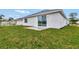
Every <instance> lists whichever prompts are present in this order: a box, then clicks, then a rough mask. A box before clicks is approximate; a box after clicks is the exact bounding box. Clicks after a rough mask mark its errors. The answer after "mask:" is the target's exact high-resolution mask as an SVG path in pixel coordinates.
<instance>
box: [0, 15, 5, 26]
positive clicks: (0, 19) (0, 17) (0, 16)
mask: <svg viewBox="0 0 79 59" xmlns="http://www.w3.org/2000/svg"><path fill="white" fill-rule="evenodd" d="M3 17H5V16H4V15H0V25H1V22H2V21H3V20H2V19H3Z"/></svg>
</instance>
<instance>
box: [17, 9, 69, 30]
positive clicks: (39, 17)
mask: <svg viewBox="0 0 79 59" xmlns="http://www.w3.org/2000/svg"><path fill="white" fill-rule="evenodd" d="M68 24H69V21H68V20H67V18H66V16H65V15H64V12H63V10H62V9H52V10H42V11H40V12H37V13H34V14H32V15H28V16H25V17H23V18H18V19H17V23H16V25H23V26H30V27H33V28H38V29H46V28H57V29H60V28H62V27H64V26H67V25H68Z"/></svg>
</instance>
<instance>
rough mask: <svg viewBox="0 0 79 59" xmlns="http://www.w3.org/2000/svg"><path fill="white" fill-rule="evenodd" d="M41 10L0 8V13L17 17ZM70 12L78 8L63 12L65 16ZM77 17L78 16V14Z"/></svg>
mask: <svg viewBox="0 0 79 59" xmlns="http://www.w3.org/2000/svg"><path fill="white" fill-rule="evenodd" d="M41 10H42V9H0V14H3V15H5V16H6V17H13V18H19V17H23V16H27V15H29V14H33V13H36V12H39V11H41ZM72 12H76V13H78V14H79V9H64V13H65V15H66V16H67V17H68V16H69V14H70V13H72ZM77 17H78V18H79V15H78V16H77Z"/></svg>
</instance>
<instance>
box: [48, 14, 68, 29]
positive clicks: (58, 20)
mask: <svg viewBox="0 0 79 59" xmlns="http://www.w3.org/2000/svg"><path fill="white" fill-rule="evenodd" d="M67 24H68V21H67V20H66V19H65V18H64V17H62V15H61V14H59V13H55V14H49V15H47V27H48V28H62V27H64V26H66V25H67Z"/></svg>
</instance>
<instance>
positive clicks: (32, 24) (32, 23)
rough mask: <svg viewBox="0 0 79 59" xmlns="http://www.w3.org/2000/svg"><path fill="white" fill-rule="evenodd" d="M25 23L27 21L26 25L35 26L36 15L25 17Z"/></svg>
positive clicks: (36, 22)
mask: <svg viewBox="0 0 79 59" xmlns="http://www.w3.org/2000/svg"><path fill="white" fill-rule="evenodd" d="M27 23H28V25H31V26H34V27H37V25H38V19H37V17H31V18H27Z"/></svg>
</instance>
